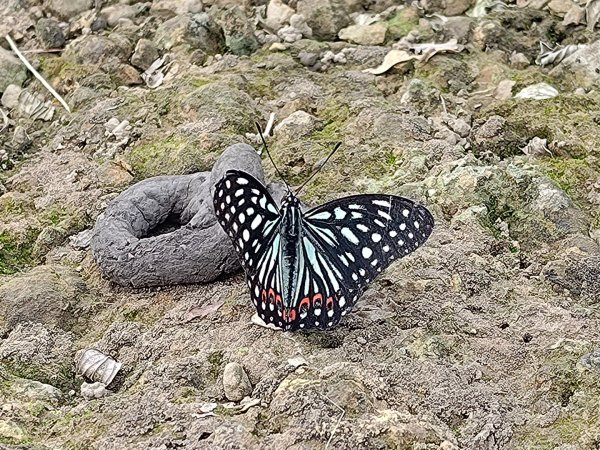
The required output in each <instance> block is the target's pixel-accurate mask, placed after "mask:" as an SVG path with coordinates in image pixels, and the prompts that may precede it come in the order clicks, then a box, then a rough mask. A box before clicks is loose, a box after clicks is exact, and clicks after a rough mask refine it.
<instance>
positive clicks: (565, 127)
mask: <svg viewBox="0 0 600 450" xmlns="http://www.w3.org/2000/svg"><path fill="white" fill-rule="evenodd" d="M594 111H600V97H598V96H597V95H585V96H581V95H570V94H562V95H559V96H557V97H554V98H551V99H546V100H519V99H511V100H506V101H504V102H499V103H496V104H493V105H490V106H488V107H487V108H484V109H483V110H482V111H480V112H478V113H476V115H475V118H478V119H486V120H487V119H488V118H490V117H491V116H500V117H502V118H503V119H504V120H505V121H506V122H505V123H506V125H505V126H506V128H507V129H509V130H511V133H514V134H515V135H516V136H519V137H520V139H521V142H523V141H528V140H530V139H532V138H533V137H535V136H537V137H539V138H542V139H547V140H548V142H562V148H561V151H562V152H564V154H567V155H569V156H571V157H579V158H582V157H585V156H587V155H589V154H590V153H591V154H598V149H600V127H599V126H598V124H597V122H598V121H599V120H600V116H598V114H596V113H595V112H594ZM513 151H514V149H513Z"/></svg>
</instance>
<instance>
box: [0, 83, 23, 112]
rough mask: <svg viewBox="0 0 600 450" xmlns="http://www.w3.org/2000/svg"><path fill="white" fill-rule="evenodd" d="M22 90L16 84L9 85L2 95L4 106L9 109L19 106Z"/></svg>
mask: <svg viewBox="0 0 600 450" xmlns="http://www.w3.org/2000/svg"><path fill="white" fill-rule="evenodd" d="M22 91H23V89H21V88H20V87H19V86H17V85H16V84H9V85H8V86H6V88H5V89H4V94H2V100H1V102H2V106H4V107H5V108H8V109H13V108H16V107H17V106H18V105H19V95H21V92H22Z"/></svg>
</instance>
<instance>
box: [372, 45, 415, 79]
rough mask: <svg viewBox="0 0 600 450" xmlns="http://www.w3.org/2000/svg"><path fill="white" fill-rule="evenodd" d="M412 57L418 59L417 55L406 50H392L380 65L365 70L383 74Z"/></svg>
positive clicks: (374, 73)
mask: <svg viewBox="0 0 600 450" xmlns="http://www.w3.org/2000/svg"><path fill="white" fill-rule="evenodd" d="M412 59H418V58H417V57H416V56H415V55H411V54H410V53H408V52H407V51H405V50H391V51H390V52H389V53H388V54H387V55H385V58H383V62H382V63H381V65H380V66H379V67H375V68H374V69H365V70H363V72H366V73H372V74H373V75H381V74H382V73H385V72H387V71H388V70H390V69H391V68H392V67H394V66H396V65H398V64H404V63H407V62H408V61H410V60H412Z"/></svg>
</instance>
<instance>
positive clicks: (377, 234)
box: [371, 233, 381, 243]
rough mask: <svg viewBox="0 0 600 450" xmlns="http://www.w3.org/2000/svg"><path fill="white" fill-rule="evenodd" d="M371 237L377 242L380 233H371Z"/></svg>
mask: <svg viewBox="0 0 600 450" xmlns="http://www.w3.org/2000/svg"><path fill="white" fill-rule="evenodd" d="M371 239H372V240H373V242H375V243H377V242H379V241H380V240H381V235H380V234H379V233H373V234H372V235H371Z"/></svg>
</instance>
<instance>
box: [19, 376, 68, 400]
mask: <svg viewBox="0 0 600 450" xmlns="http://www.w3.org/2000/svg"><path fill="white" fill-rule="evenodd" d="M10 388H11V394H13V395H14V396H15V397H17V398H19V399H20V400H25V401H30V402H32V401H39V402H44V403H48V404H51V405H58V404H59V403H60V402H61V400H62V398H63V393H62V392H61V390H60V389H58V388H56V387H54V386H52V385H50V384H46V383H40V382H39V381H34V380H28V379H25V378H16V379H14V380H11V383H10Z"/></svg>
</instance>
